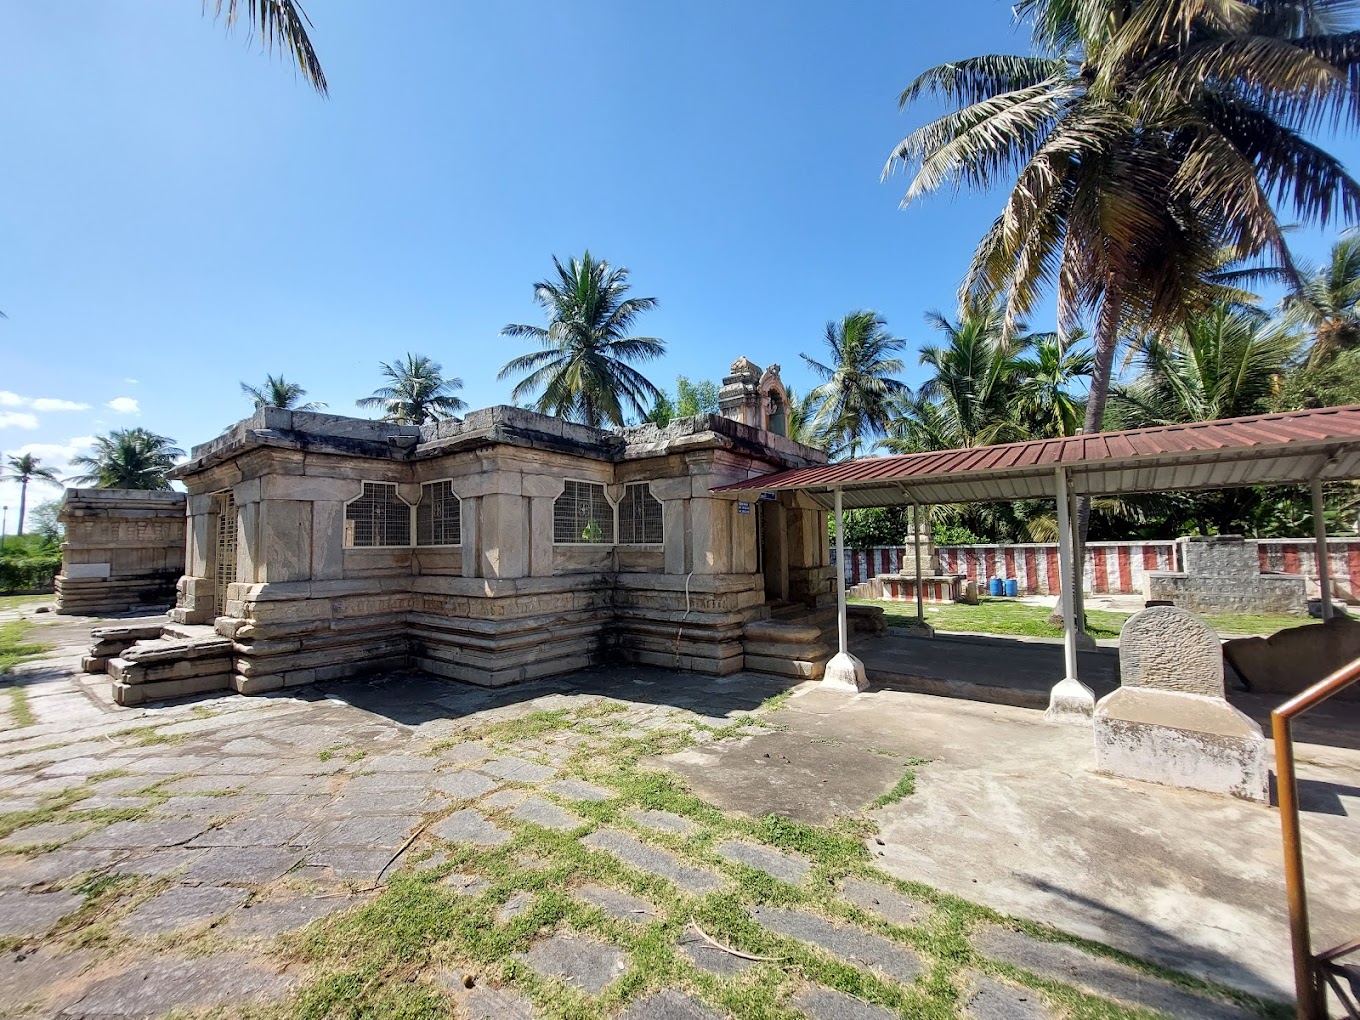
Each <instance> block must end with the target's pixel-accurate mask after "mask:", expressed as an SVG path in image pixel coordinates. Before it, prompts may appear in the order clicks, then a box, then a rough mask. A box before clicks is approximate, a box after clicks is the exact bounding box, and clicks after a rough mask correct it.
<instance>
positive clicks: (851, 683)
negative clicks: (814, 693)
mask: <svg viewBox="0 0 1360 1020" xmlns="http://www.w3.org/2000/svg"><path fill="white" fill-rule="evenodd" d="M822 686H823V687H830V688H832V689H833V690H838V691H848V692H850V693H854V694H858V693H859V692H860V691H862V690H864V689H865V688H866V687H868V686H869V681H868V679H867V678H866V677H865V675H864V663H862V662H860V661H859V660H858V659H857V658H855V657H854V656H853V655H851V654H850V653H849V652H838V653H837V654H835V655H833V656H831V661H830V662H828V663H827V664H826V672H825V673H823V674H822Z"/></svg>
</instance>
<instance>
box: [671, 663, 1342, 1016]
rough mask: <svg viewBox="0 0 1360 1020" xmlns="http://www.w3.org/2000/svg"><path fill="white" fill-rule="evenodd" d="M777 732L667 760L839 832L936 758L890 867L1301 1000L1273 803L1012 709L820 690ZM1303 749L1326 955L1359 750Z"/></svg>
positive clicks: (908, 801) (703, 781) (1313, 894)
mask: <svg viewBox="0 0 1360 1020" xmlns="http://www.w3.org/2000/svg"><path fill="white" fill-rule="evenodd" d="M769 722H770V723H773V724H775V725H778V726H781V727H787V728H786V729H784V730H783V731H782V732H781V733H779V734H777V735H771V736H765V737H754V738H750V739H747V740H744V741H723V742H719V743H715V744H712V745H709V746H707V747H704V748H699V749H696V750H693V751H687V752H684V753H682V754H681V755H677V756H674V757H673V758H672V759H671V760H670V761H669V762H668V764H669V766H670V767H672V768H674V769H676V770H677V771H679V772H681V773H682V774H683V775H684V776H685V778H686V779H687V780H688V781H689V782H690V783H691V785H693V786H694V787H695V789H696V791H697V792H699V793H700V794H701V795H702V796H704V797H705V798H706V799H709V800H712V801H714V802H715V803H718V804H719V805H721V806H724V807H728V808H733V809H737V810H745V811H749V812H752V813H763V812H766V811H772V810H773V811H780V812H783V813H787V814H789V815H791V816H793V817H798V818H802V819H803V820H806V821H809V822H822V821H824V820H825V816H826V814H827V808H826V806H825V804H824V803H823V802H824V801H827V800H829V801H831V802H836V806H837V809H838V810H839V809H840V808H841V804H840V803H839V802H840V801H843V800H846V799H848V798H847V796H846V793H847V791H846V789H845V788H846V786H847V785H848V784H853V783H854V781H855V779H856V778H859V779H860V780H861V782H860V788H861V789H865V787H868V789H867V790H866V793H871V794H874V795H876V794H877V793H878V792H880V791H879V789H878V788H879V786H880V785H881V783H879V782H877V781H876V780H877V778H878V777H876V776H874V775H873V774H864V773H860V772H858V771H857V770H858V768H859V766H860V764H862V763H863V762H865V761H868V760H870V759H872V758H873V757H875V756H876V755H877V754H878V753H880V752H884V751H887V752H892V753H894V754H896V755H909V756H912V757H916V758H925V759H929V762H928V763H927V764H925V765H921V766H918V767H917V769H916V774H917V781H916V792H915V793H914V794H913V795H911V796H909V797H906V798H905V799H903V800H902V801H900V802H899V803H896V804H893V805H891V806H888V807H885V808H882V809H880V810H878V811H874V812H872V817H873V818H874V819H875V820H876V821H877V822H878V824H879V826H880V829H881V833H880V838H881V840H882V845H877V844H876V845H875V847H874V849H875V851H876V852H877V853H878V854H879V855H880V860H879V865H880V866H881V867H882V868H883V869H884V870H886V871H888V872H889V873H890V874H892V875H895V876H896V877H898V878H902V879H907V880H910V881H915V882H922V883H925V884H927V885H931V886H934V887H936V888H938V889H941V890H944V891H946V892H950V893H953V894H956V895H958V896H961V897H964V898H966V899H970V900H973V901H975V902H979V903H982V904H984V905H986V906H989V907H992V908H994V909H996V910H998V911H1001V912H1003V913H1006V914H1011V915H1014V916H1016V917H1021V918H1026V919H1029V920H1034V921H1040V922H1044V923H1047V924H1051V925H1054V926H1055V927H1058V928H1061V929H1063V930H1066V931H1069V932H1072V933H1073V934H1077V935H1080V936H1082V937H1085V938H1090V939H1093V940H1096V941H1100V942H1104V943H1106V944H1108V945H1112V946H1115V947H1117V948H1119V949H1122V950H1125V951H1127V952H1129V953H1132V954H1134V955H1136V956H1141V957H1143V958H1145V959H1150V960H1153V961H1155V962H1158V963H1162V964H1164V965H1167V966H1170V967H1174V968H1176V969H1179V970H1183V971H1186V972H1189V973H1192V974H1196V975H1199V976H1202V977H1205V978H1209V979H1213V980H1216V981H1219V982H1222V983H1225V984H1229V985H1233V986H1235V987H1239V988H1242V989H1243V990H1246V991H1251V992H1253V993H1256V994H1261V995H1265V996H1268V997H1271V998H1277V999H1284V998H1287V997H1289V996H1290V995H1291V993H1292V976H1291V962H1290V956H1289V946H1288V940H1287V924H1288V922H1287V915H1286V912H1285V896H1284V886H1283V879H1282V877H1281V870H1280V869H1281V853H1280V830H1279V815H1278V812H1277V811H1276V810H1275V809H1273V808H1269V807H1265V806H1262V805H1259V804H1252V803H1248V802H1245V801H1236V800H1231V799H1225V798H1219V797H1214V796H1209V795H1205V794H1198V793H1192V792H1188V791H1182V790H1174V789H1169V788H1165V787H1159V786H1154V785H1150V784H1144V783H1137V782H1128V781H1122V780H1116V779H1112V778H1108V777H1104V776H1099V775H1096V774H1095V773H1094V771H1093V760H1094V752H1093V748H1092V744H1091V733H1090V731H1089V730H1084V729H1074V728H1067V727H1061V726H1053V725H1050V724H1047V723H1045V722H1044V720H1043V716H1042V714H1041V713H1039V712H1037V711H1034V710H1030V709H1023V708H1016V707H1013V706H1006V705H988V704H978V703H974V702H968V701H964V700H960V699H953V698H940V697H933V696H929V695H922V694H916V693H910V692H904V691H898V690H891V689H875V690H871V691H868V692H865V693H863V694H860V695H857V696H849V697H847V696H845V695H840V694H835V693H832V692H829V691H822V690H819V689H818V688H817V687H816V685H814V684H808V685H805V686H804V687H802V688H800V689H799V690H798V691H797V692H796V693H795V696H794V697H793V698H792V699H790V701H789V702H788V704H787V705H786V706H785V707H784V708H783V709H781V710H780V711H778V712H775V713H773V714H772V715H771V716H770V717H769ZM1331 732H1340V733H1342V734H1346V733H1347V732H1348V733H1349V735H1350V736H1351V738H1352V740H1351V743H1352V745H1353V744H1354V737H1355V736H1357V735H1360V712H1357V711H1355V709H1354V708H1351V709H1349V710H1348V711H1347V710H1341V711H1339V712H1335V713H1334V714H1333V716H1332V718H1331V720H1330V722H1329V724H1328V725H1327V726H1324V727H1319V728H1318V729H1317V730H1315V731H1314V735H1315V736H1324V737H1325V736H1326V735H1327V734H1328V733H1331ZM767 753H771V754H776V755H777V757H775V758H774V759H773V760H772V759H771V758H767V757H765V755H766V754H767ZM1299 756H1300V764H1299V775H1300V779H1301V781H1302V782H1301V786H1302V793H1303V798H1304V801H1305V806H1306V808H1307V811H1306V813H1305V817H1304V829H1305V834H1306V841H1307V861H1308V867H1309V873H1308V880H1309V883H1310V885H1309V892H1310V900H1311V903H1312V908H1313V924H1314V933H1315V938H1316V940H1317V945H1318V946H1319V947H1322V946H1329V945H1335V944H1337V943H1339V942H1341V941H1343V940H1344V939H1346V938H1351V937H1354V936H1355V935H1356V934H1357V929H1360V885H1358V884H1357V882H1356V876H1360V752H1358V751H1357V750H1355V748H1354V746H1349V747H1348V746H1334V745H1332V744H1309V743H1304V744H1300V745H1299ZM818 777H820V778H818ZM822 780H826V781H827V785H823V784H822ZM828 789H829V791H830V793H829V794H826V795H823V794H821V793H819V790H828Z"/></svg>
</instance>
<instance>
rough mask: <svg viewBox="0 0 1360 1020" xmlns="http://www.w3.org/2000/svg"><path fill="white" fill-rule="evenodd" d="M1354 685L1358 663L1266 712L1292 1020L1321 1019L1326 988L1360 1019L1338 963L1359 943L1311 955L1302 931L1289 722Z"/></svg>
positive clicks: (1308, 936)
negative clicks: (1290, 955)
mask: <svg viewBox="0 0 1360 1020" xmlns="http://www.w3.org/2000/svg"><path fill="white" fill-rule="evenodd" d="M1357 680H1360V659H1356V660H1355V661H1354V662H1352V663H1350V665H1348V666H1343V667H1342V668H1341V669H1339V670H1337V671H1336V672H1335V673H1333V674H1332V675H1331V676H1329V677H1326V678H1325V679H1322V680H1319V681H1318V682H1317V683H1315V684H1314V685H1313V686H1312V687H1310V688H1308V689H1307V690H1306V691H1304V692H1303V693H1301V694H1298V695H1296V696H1295V697H1293V698H1290V699H1289V700H1288V701H1286V702H1285V703H1284V704H1283V705H1281V706H1280V707H1279V708H1277V709H1275V711H1273V712H1271V713H1270V725H1271V731H1272V734H1273V736H1274V738H1275V783H1276V791H1277V796H1278V798H1279V803H1280V828H1281V830H1282V834H1283V837H1284V882H1285V891H1286V893H1287V894H1288V896H1289V940H1290V944H1291V947H1292V949H1293V952H1294V988H1295V993H1296V995H1297V999H1298V1006H1297V1010H1298V1012H1297V1016H1298V1020H1326V1017H1327V989H1328V988H1331V990H1332V991H1333V992H1334V993H1335V994H1336V997H1337V998H1338V999H1339V1000H1340V1001H1341V1004H1342V1006H1343V1008H1344V1009H1345V1010H1346V1012H1347V1014H1348V1016H1350V1017H1351V1018H1353V1020H1360V1002H1357V1000H1356V998H1355V996H1354V995H1353V993H1352V990H1351V985H1350V981H1349V980H1348V978H1347V975H1346V973H1345V971H1344V970H1343V965H1342V962H1341V961H1342V960H1343V959H1344V958H1345V957H1347V956H1349V955H1351V954H1352V953H1356V952H1360V939H1352V940H1350V941H1349V942H1343V943H1342V944H1341V945H1339V946H1334V947H1333V948H1331V949H1328V950H1325V951H1324V952H1321V953H1314V952H1313V939H1312V933H1311V931H1310V930H1309V926H1308V894H1307V892H1306V891H1305V889H1304V881H1303V839H1302V834H1301V831H1300V827H1299V791H1298V783H1297V781H1296V780H1295V778H1294V734H1293V731H1292V725H1293V721H1294V720H1295V719H1296V718H1297V717H1299V716H1300V715H1302V714H1303V713H1304V712H1307V711H1308V710H1309V709H1311V708H1315V707H1316V706H1318V705H1320V704H1321V703H1322V702H1324V701H1326V700H1327V699H1328V698H1330V697H1332V696H1333V695H1334V694H1338V693H1340V692H1341V691H1343V690H1345V689H1346V688H1347V687H1349V686H1350V685H1351V684H1353V683H1355V682H1356V681H1357Z"/></svg>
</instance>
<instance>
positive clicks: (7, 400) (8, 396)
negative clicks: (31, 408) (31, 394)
mask: <svg viewBox="0 0 1360 1020" xmlns="http://www.w3.org/2000/svg"><path fill="white" fill-rule="evenodd" d="M27 403H28V401H27V400H25V399H24V398H23V397H21V396H19V394H17V393H11V392H10V391H9V390H0V407H23V406H24V405H25V404H27Z"/></svg>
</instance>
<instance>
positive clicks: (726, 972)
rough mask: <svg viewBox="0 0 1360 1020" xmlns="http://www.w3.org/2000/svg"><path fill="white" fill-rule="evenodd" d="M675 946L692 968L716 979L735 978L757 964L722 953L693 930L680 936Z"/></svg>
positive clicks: (753, 961)
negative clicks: (692, 965)
mask: <svg viewBox="0 0 1360 1020" xmlns="http://www.w3.org/2000/svg"><path fill="white" fill-rule="evenodd" d="M675 944H676V946H677V947H678V948H679V950H680V952H682V953H684V954H685V956H686V957H687V958H688V959H689V961H690V962H691V963H692V964H694V966H696V967H698V968H699V969H700V970H703V971H707V972H708V973H710V974H716V975H717V976H718V977H736V976H737V975H738V974H740V973H741V972H742V971H744V970H749V969H750V968H751V967H754V966H755V965H756V962H757V961H755V960H747V959H745V958H744V957H740V956H733V955H732V954H731V953H726V952H723V951H722V950H721V949H719V948H718V947H717V946H715V945H714V944H713V943H712V942H709V941H708V940H707V939H705V938H701V937H700V936H698V935H696V934H695V933H694V932H693V930H690V931H687V932H685V934H683V935H681V936H680V938H679V939H677V940H676V943H675Z"/></svg>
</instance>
